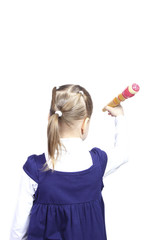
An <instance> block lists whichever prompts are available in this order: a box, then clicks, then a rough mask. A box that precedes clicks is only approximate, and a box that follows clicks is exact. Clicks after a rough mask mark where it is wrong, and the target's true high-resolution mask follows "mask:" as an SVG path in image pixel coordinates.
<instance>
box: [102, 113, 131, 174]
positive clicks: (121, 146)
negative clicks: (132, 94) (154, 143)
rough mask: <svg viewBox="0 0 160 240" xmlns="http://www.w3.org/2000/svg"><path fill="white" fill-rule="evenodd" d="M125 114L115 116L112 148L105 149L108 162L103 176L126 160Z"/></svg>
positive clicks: (113, 170)
mask: <svg viewBox="0 0 160 240" xmlns="http://www.w3.org/2000/svg"><path fill="white" fill-rule="evenodd" d="M126 125H127V122H126V118H125V116H118V117H115V142H114V148H113V149H111V150H110V151H107V155H108V162H107V167H106V170H105V173H104V175H103V177H106V176H108V175H109V174H111V173H113V172H115V171H116V170H117V169H118V168H119V167H120V166H121V165H123V164H124V163H126V162H128V160H129V151H128V135H127V126H126Z"/></svg>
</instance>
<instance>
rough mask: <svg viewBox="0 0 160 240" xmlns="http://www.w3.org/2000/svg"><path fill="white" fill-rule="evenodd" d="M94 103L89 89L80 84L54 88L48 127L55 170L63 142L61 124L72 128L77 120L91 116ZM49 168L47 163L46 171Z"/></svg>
mask: <svg viewBox="0 0 160 240" xmlns="http://www.w3.org/2000/svg"><path fill="white" fill-rule="evenodd" d="M92 111H93V103H92V99H91V96H90V94H89V93H88V91H87V90H86V89H85V88H83V87H81V86H80V85H73V84H68V85H62V86H60V87H58V88H56V87H54V88H53V89H52V100H51V106H50V115H49V121H48V127H47V137H48V155H49V156H50V159H51V162H52V166H53V170H54V163H55V161H56V159H57V158H58V156H59V154H60V151H61V148H62V144H61V141H60V126H62V125H66V126H67V127H68V128H71V127H72V126H74V125H75V124H76V122H77V121H79V120H83V119H85V118H87V117H88V118H90V117H91V115H92ZM47 170H49V168H48V166H47V163H45V171H47Z"/></svg>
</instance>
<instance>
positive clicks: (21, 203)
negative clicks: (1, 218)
mask: <svg viewBox="0 0 160 240" xmlns="http://www.w3.org/2000/svg"><path fill="white" fill-rule="evenodd" d="M115 127H116V132H115V143H114V149H113V150H112V151H110V152H107V156H108V162H107V166H106V169H105V173H104V175H103V179H104V178H105V177H106V176H108V175H109V174H111V173H113V172H114V171H115V170H116V169H118V168H119V167H120V166H121V165H123V164H124V163H126V162H127V161H128V147H127V143H128V138H127V132H126V120H125V117H124V116H118V117H115ZM61 141H62V143H63V144H64V146H65V147H66V149H67V152H66V151H62V154H61V157H60V159H58V161H57V162H56V164H55V170H57V171H62V172H76V171H82V170H85V169H88V168H89V167H90V166H91V165H92V164H93V162H92V158H91V155H90V153H89V151H88V149H87V148H86V147H85V144H84V142H83V141H82V140H81V139H80V138H64V139H61ZM79 150H80V151H79ZM103 150H104V149H103ZM77 152H78V154H77ZM45 157H46V160H47V162H48V152H47V151H45ZM48 165H49V167H50V168H52V165H51V164H49V162H48ZM37 187H38V184H37V183H36V182H35V181H34V180H33V179H32V178H30V177H29V176H28V175H27V174H26V173H25V171H24V170H22V176H21V184H20V189H19V199H18V202H17V206H16V209H15V214H14V217H13V222H12V226H11V232H10V240H27V229H28V226H29V219H30V211H31V208H32V205H33V200H34V193H35V192H36V190H37Z"/></svg>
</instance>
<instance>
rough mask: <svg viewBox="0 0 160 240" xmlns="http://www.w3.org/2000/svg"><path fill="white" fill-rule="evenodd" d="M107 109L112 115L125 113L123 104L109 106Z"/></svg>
mask: <svg viewBox="0 0 160 240" xmlns="http://www.w3.org/2000/svg"><path fill="white" fill-rule="evenodd" d="M106 110H107V111H108V115H111V116H112V117H117V116H120V115H122V116H123V115H124V111H123V107H122V106H121V105H118V106H117V107H109V106H107V107H106Z"/></svg>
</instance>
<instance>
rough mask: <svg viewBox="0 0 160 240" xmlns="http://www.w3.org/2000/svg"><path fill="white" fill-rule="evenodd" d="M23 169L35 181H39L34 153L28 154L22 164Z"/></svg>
mask: <svg viewBox="0 0 160 240" xmlns="http://www.w3.org/2000/svg"><path fill="white" fill-rule="evenodd" d="M23 170H24V171H25V172H26V173H27V175H28V176H29V177H31V178H32V179H33V180H34V181H35V182H36V183H38V182H39V174H38V170H37V163H36V155H35V154H33V155H30V156H29V157H28V158H27V160H26V162H25V164H24V165H23Z"/></svg>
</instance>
